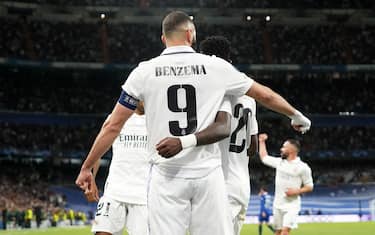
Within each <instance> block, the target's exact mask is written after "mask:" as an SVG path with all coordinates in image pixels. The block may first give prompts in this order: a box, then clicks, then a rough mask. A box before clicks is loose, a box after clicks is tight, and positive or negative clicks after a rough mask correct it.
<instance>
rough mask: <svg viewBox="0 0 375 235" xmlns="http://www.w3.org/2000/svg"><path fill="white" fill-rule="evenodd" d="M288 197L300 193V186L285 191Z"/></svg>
mask: <svg viewBox="0 0 375 235" xmlns="http://www.w3.org/2000/svg"><path fill="white" fill-rule="evenodd" d="M285 194H286V195H287V196H288V197H291V196H297V195H300V190H299V188H288V189H287V190H286V192H285Z"/></svg>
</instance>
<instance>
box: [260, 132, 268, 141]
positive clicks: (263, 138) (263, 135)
mask: <svg viewBox="0 0 375 235" xmlns="http://www.w3.org/2000/svg"><path fill="white" fill-rule="evenodd" d="M258 139H259V142H264V141H266V140H267V139H268V135H267V134H265V133H262V134H259V136H258Z"/></svg>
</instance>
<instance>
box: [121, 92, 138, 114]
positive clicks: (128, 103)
mask: <svg viewBox="0 0 375 235" xmlns="http://www.w3.org/2000/svg"><path fill="white" fill-rule="evenodd" d="M118 102H119V103H120V104H122V105H123V106H125V107H127V108H129V109H131V110H135V109H136V108H137V105H138V102H139V100H138V99H136V98H134V97H133V96H131V95H129V94H128V93H126V92H125V91H124V90H123V91H122V92H121V95H120V98H119V99H118Z"/></svg>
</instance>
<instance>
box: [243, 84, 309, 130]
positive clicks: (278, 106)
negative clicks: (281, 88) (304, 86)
mask: <svg viewBox="0 0 375 235" xmlns="http://www.w3.org/2000/svg"><path fill="white" fill-rule="evenodd" d="M246 95H247V96H250V97H253V98H254V99H255V100H256V101H258V102H259V103H261V104H262V105H263V106H265V107H267V108H269V109H271V110H273V111H275V112H278V113H281V114H284V115H286V116H288V117H289V118H290V119H291V120H292V121H291V125H292V126H293V128H294V129H295V130H297V131H300V132H302V133H305V132H306V131H308V130H309V129H310V126H311V121H310V120H309V119H308V118H307V117H305V116H304V115H303V114H302V113H301V112H299V111H298V110H297V109H295V108H294V107H293V106H292V105H290V104H289V103H288V101H286V100H285V99H284V98H283V97H282V96H280V95H279V94H277V93H276V92H274V91H273V90H271V89H270V88H268V87H266V86H263V85H261V84H259V83H257V82H255V81H254V83H253V84H252V86H251V88H250V89H249V90H248V91H247V93H246Z"/></svg>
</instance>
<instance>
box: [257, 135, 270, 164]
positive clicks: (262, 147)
mask: <svg viewBox="0 0 375 235" xmlns="http://www.w3.org/2000/svg"><path fill="white" fill-rule="evenodd" d="M258 139H259V157H260V159H261V160H262V161H263V159H264V158H265V157H266V156H268V152H267V147H266V140H267V139H268V135H267V134H259V137H258Z"/></svg>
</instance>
